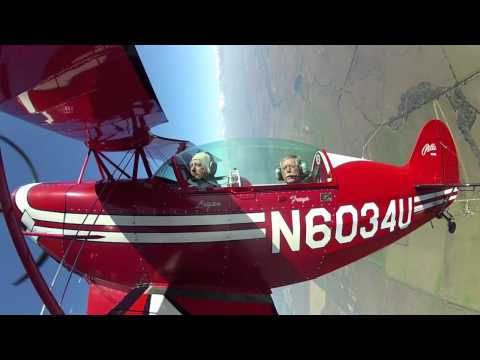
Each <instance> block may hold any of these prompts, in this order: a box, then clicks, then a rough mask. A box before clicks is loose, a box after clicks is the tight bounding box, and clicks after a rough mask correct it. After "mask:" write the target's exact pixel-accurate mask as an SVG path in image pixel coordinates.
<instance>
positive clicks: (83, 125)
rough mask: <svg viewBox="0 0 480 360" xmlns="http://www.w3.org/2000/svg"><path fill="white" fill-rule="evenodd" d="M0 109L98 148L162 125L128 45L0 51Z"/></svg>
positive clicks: (135, 140) (133, 143)
mask: <svg viewBox="0 0 480 360" xmlns="http://www.w3.org/2000/svg"><path fill="white" fill-rule="evenodd" d="M0 111H4V112H7V113H9V114H11V115H13V116H15V117H18V118H21V119H23V120H26V121H29V122H31V123H33V124H35V125H39V126H41V127H43V128H46V129H50V130H53V131H56V132H58V133H61V134H63V135H66V136H69V137H72V138H74V139H77V140H80V141H84V142H85V143H86V144H87V146H89V147H90V148H93V149H97V150H125V149H130V148H134V147H137V146H139V145H145V144H146V143H148V142H149V141H150V137H149V135H148V130H149V129H150V128H152V127H153V126H156V125H158V124H161V123H164V122H166V121H167V119H166V117H165V114H164V112H163V110H162V108H161V106H160V104H159V102H158V100H157V98H156V96H155V93H154V91H153V89H152V86H151V84H150V82H149V80H148V77H147V76H146V73H145V70H144V69H143V66H142V64H141V61H140V58H139V56H138V53H137V51H136V49H135V47H134V46H116V45H115V46H111V45H107V46H104V45H88V46H87V45H85V46H84V45H81V46H79V45H60V46H49V45H48V46H47V45H46V46H43V45H41V46H40V45H37V46H25V45H21V46H0Z"/></svg>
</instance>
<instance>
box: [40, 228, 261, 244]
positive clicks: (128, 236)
mask: <svg viewBox="0 0 480 360" xmlns="http://www.w3.org/2000/svg"><path fill="white" fill-rule="evenodd" d="M35 231H36V232H39V233H44V234H59V235H62V234H63V235H70V236H79V237H81V236H89V235H90V236H95V235H100V236H103V238H101V239H87V240H86V241H90V242H92V241H94V242H108V243H135V244H143V243H145V244H183V243H198V242H216V241H233V240H250V239H264V238H265V237H266V230H265V229H264V228H261V229H249V230H231V231H198V232H188V233H121V232H109V231H86V230H81V231H78V230H70V229H58V228H49V227H44V226H35ZM82 241H84V240H82Z"/></svg>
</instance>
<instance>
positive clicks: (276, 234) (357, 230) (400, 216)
mask: <svg viewBox="0 0 480 360" xmlns="http://www.w3.org/2000/svg"><path fill="white" fill-rule="evenodd" d="M412 212H413V198H412V197H408V198H406V199H392V200H390V201H389V204H388V207H387V209H386V212H385V214H384V216H383V217H382V219H380V208H379V206H378V205H377V204H376V203H375V202H366V203H364V204H363V205H362V207H361V208H360V210H358V209H357V208H356V207H355V206H353V205H342V206H340V207H339V208H338V209H337V211H336V212H335V224H334V226H332V225H333V224H332V214H331V213H330V211H328V210H327V209H325V208H312V209H310V210H309V211H308V212H307V213H306V215H305V233H304V234H301V226H300V211H299V210H291V215H292V216H291V219H292V220H291V224H287V221H286V220H285V218H284V217H283V216H282V214H281V213H280V212H279V211H272V213H271V220H272V253H280V250H281V243H282V241H281V240H280V238H281V236H280V234H282V235H283V237H284V238H285V240H286V243H287V244H288V250H290V251H299V250H300V240H301V239H305V242H306V245H307V246H308V247H310V248H311V249H319V248H323V247H325V246H326V245H327V244H328V243H329V242H330V241H331V240H332V237H334V238H335V240H336V241H337V242H338V243H339V244H346V243H349V242H351V241H352V240H353V239H354V238H355V237H356V236H357V235H360V236H361V237H362V238H363V239H369V238H372V237H374V236H375V234H377V232H378V231H379V230H388V232H393V231H395V230H396V229H399V230H405V229H406V228H407V227H408V226H409V225H410V224H411V221H412ZM405 213H406V214H405ZM347 216H349V217H350V219H351V227H350V229H349V230H348V229H346V226H345V224H346V223H347V221H346V220H345V219H346V218H347ZM348 222H349V221H348ZM359 225H361V226H359ZM317 234H322V235H317ZM318 237H321V238H320V239H318Z"/></svg>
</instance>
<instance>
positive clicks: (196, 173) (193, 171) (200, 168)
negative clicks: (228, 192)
mask: <svg viewBox="0 0 480 360" xmlns="http://www.w3.org/2000/svg"><path fill="white" fill-rule="evenodd" d="M216 171H217V163H216V162H215V160H214V159H213V157H212V156H211V155H210V154H209V153H206V152H203V151H202V152H199V153H196V154H195V155H194V156H193V157H192V160H191V161H190V177H189V179H188V184H189V186H191V187H193V186H195V187H198V188H199V189H206V188H208V187H212V186H213V187H218V186H219V185H218V183H217V180H215V177H214V176H215V172H216Z"/></svg>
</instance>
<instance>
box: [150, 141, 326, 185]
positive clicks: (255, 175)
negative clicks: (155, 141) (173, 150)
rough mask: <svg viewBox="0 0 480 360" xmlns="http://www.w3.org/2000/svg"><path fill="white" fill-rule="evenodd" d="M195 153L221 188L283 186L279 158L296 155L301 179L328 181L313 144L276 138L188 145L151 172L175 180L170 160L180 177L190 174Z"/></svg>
mask: <svg viewBox="0 0 480 360" xmlns="http://www.w3.org/2000/svg"><path fill="white" fill-rule="evenodd" d="M198 152H206V153H208V154H209V155H210V156H211V157H212V161H214V162H215V163H216V164H215V165H216V171H215V173H214V174H212V175H213V176H214V177H215V179H216V180H217V182H218V184H219V185H220V186H221V187H230V186H250V185H254V186H257V185H258V186H260V185H282V184H283V185H284V184H285V183H284V182H283V181H281V180H279V179H278V170H277V171H276V169H277V168H279V167H280V161H281V160H282V159H283V158H285V157H286V156H288V155H296V156H298V157H299V158H300V159H301V160H303V161H304V162H305V164H306V174H304V175H305V182H329V181H331V180H332V176H331V171H330V167H329V165H328V161H327V160H326V157H325V154H324V153H323V152H321V151H319V149H318V148H317V147H315V146H312V145H307V144H302V143H299V142H295V141H290V140H280V139H230V140H224V141H218V142H213V143H209V144H205V145H201V146H192V147H189V148H187V149H186V150H184V151H182V152H180V153H178V154H177V155H175V156H174V157H175V162H174V161H173V160H172V159H170V160H168V161H166V162H165V163H164V164H163V165H162V166H161V167H160V168H159V169H158V171H157V172H156V173H155V176H156V177H157V178H160V179H163V180H165V181H167V182H178V181H179V179H177V176H176V175H175V171H174V169H173V167H174V165H175V164H174V163H176V166H177V168H178V170H179V173H180V174H181V176H182V177H183V179H185V180H188V178H189V177H190V170H189V169H190V161H191V159H192V157H193V156H194V155H195V154H197V153H198Z"/></svg>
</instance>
